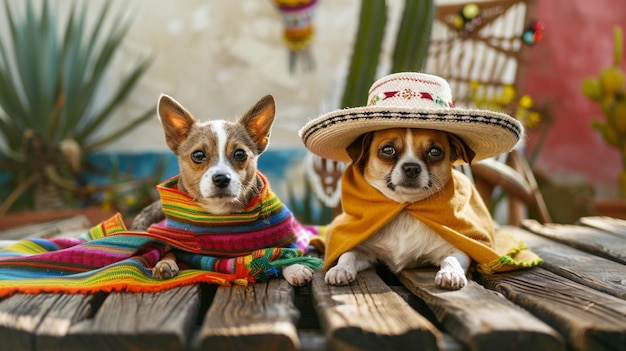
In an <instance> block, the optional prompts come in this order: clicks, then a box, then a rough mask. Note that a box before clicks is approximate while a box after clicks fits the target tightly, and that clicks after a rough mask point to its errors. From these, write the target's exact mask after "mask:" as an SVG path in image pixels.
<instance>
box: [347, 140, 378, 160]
mask: <svg viewBox="0 0 626 351" xmlns="http://www.w3.org/2000/svg"><path fill="white" fill-rule="evenodd" d="M372 135H373V134H372V133H365V134H363V135H361V136H359V137H358V138H356V140H354V141H353V142H352V143H351V144H350V145H348V147H347V148H346V152H347V153H348V155H350V158H351V159H352V164H355V165H356V164H359V163H362V162H365V160H366V156H367V150H369V148H370V144H371V143H372Z"/></svg>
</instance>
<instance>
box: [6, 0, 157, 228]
mask: <svg viewBox="0 0 626 351" xmlns="http://www.w3.org/2000/svg"><path fill="white" fill-rule="evenodd" d="M9 2H10V1H7V0H5V1H4V7H5V16H4V18H2V19H1V20H0V26H1V27H0V28H2V30H3V31H4V32H5V33H7V35H6V36H3V37H2V38H0V140H2V141H0V185H1V186H2V187H1V188H0V195H1V196H0V199H2V200H0V216H2V215H3V214H4V213H5V212H6V211H8V210H9V209H10V208H11V209H12V210H13V209H50V208H65V207H75V206H77V199H80V198H88V197H89V195H88V193H89V192H93V191H94V190H97V189H94V187H93V186H89V184H85V181H84V172H85V167H86V162H85V159H86V158H85V156H86V155H87V154H89V153H90V152H93V151H94V150H97V149H98V148H100V147H102V146H104V145H106V144H108V143H110V142H111V141H113V140H115V139H117V138H119V137H120V136H122V135H123V134H125V133H127V132H128V131H130V130H132V129H133V128H135V127H137V126H138V125H140V124H141V123H143V122H144V121H146V120H147V119H149V118H151V117H152V115H153V110H154V108H153V107H152V106H150V107H149V108H146V110H145V112H143V113H142V114H140V115H139V116H134V117H131V116H129V117H128V119H127V120H126V123H124V124H123V125H120V126H118V127H115V128H106V127H104V128H103V126H104V125H105V123H106V122H107V121H108V120H109V119H110V117H112V115H113V113H114V112H115V111H116V109H117V108H118V107H120V106H121V104H122V102H123V101H124V100H125V99H126V98H127V97H128V96H129V93H130V92H131V91H132V89H133V88H134V87H135V86H136V84H137V82H138V81H139V79H140V78H141V77H142V75H143V74H144V73H145V72H146V70H147V69H148V67H149V66H150V64H151V62H152V58H151V57H146V58H142V59H139V60H138V61H137V62H136V63H135V64H134V65H133V67H132V68H131V69H130V70H129V72H128V74H127V75H126V76H125V77H123V78H122V79H120V80H119V84H118V86H117V87H115V89H113V90H112V91H111V94H103V93H102V92H101V91H100V90H99V88H100V85H101V83H102V81H103V79H104V78H105V76H106V73H107V69H108V68H109V66H110V63H111V62H112V58H113V57H114V54H115V53H116V51H117V49H118V48H119V47H120V43H121V42H122V40H123V39H124V37H125V35H126V33H127V32H128V29H129V26H130V22H129V21H127V20H125V18H124V16H123V13H122V12H121V11H120V12H119V13H113V12H112V10H111V8H110V4H111V2H109V1H106V2H103V3H102V8H101V9H100V11H98V12H94V13H98V17H97V18H96V21H95V22H94V24H93V25H88V24H87V22H86V16H85V14H86V9H87V6H93V4H92V3H91V2H84V3H83V5H82V7H80V6H78V5H77V4H76V3H73V4H72V5H71V6H70V10H69V14H68V16H56V14H55V13H53V11H52V10H51V9H50V5H49V2H48V1H47V0H45V1H43V2H37V3H41V4H42V5H41V8H39V9H36V8H35V6H34V5H33V2H32V1H30V0H29V1H26V2H24V4H25V9H23V11H18V10H16V9H14V8H12V7H11V6H10V5H9ZM20 4H22V3H21V2H20ZM60 18H66V20H65V21H63V22H61V21H60Z"/></svg>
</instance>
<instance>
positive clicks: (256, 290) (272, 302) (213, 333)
mask: <svg viewBox="0 0 626 351" xmlns="http://www.w3.org/2000/svg"><path fill="white" fill-rule="evenodd" d="M298 314H299V313H298V310H297V309H296V307H295V304H294V292H293V287H292V286H291V285H289V283H288V282H287V281H286V280H284V279H271V280H269V281H268V282H266V283H256V284H251V285H248V286H246V287H242V286H233V287H220V288H218V289H217V292H216V294H215V298H214V299H213V303H212V304H211V307H210V309H209V311H208V313H207V315H206V317H205V319H204V322H203V324H202V329H201V330H200V334H199V336H198V339H199V340H198V341H199V344H200V347H201V349H202V350H255V351H257V350H297V349H298V348H299V347H300V341H299V339H298V335H297V331H296V326H295V322H296V319H297V318H298Z"/></svg>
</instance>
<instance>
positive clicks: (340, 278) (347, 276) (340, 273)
mask: <svg viewBox="0 0 626 351" xmlns="http://www.w3.org/2000/svg"><path fill="white" fill-rule="evenodd" d="M355 279H356V270H355V269H354V268H352V267H349V266H346V265H342V264H338V265H336V266H334V267H333V268H331V269H329V270H328V272H326V276H325V277H324V280H326V284H330V285H348V284H350V282H353V281H354V280H355Z"/></svg>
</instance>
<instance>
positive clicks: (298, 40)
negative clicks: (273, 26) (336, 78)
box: [273, 0, 318, 72]
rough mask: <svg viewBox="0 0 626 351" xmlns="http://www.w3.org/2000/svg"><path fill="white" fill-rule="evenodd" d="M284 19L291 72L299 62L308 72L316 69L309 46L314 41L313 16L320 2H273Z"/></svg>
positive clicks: (295, 0) (303, 0) (278, 0)
mask: <svg viewBox="0 0 626 351" xmlns="http://www.w3.org/2000/svg"><path fill="white" fill-rule="evenodd" d="M273 1H274V4H275V5H276V7H277V8H278V11H280V14H281V16H282V18H283V26H284V32H283V36H284V39H285V41H286V43H287V46H288V47H289V70H290V71H291V72H294V71H295V69H296V65H297V64H298V62H300V63H301V64H302V67H303V69H304V70H306V71H311V70H313V69H314V68H315V62H314V60H313V56H312V55H311V52H310V50H309V46H310V44H311V41H312V39H313V14H314V12H315V7H316V6H317V2H318V0H273Z"/></svg>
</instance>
